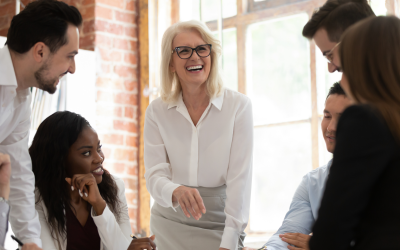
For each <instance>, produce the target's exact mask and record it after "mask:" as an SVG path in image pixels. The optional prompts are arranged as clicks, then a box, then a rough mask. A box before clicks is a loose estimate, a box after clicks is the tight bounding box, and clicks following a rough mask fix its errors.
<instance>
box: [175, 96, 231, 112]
mask: <svg viewBox="0 0 400 250" xmlns="http://www.w3.org/2000/svg"><path fill="white" fill-rule="evenodd" d="M224 92H225V91H221V94H220V95H219V96H217V97H214V98H213V99H212V100H211V104H212V105H214V107H216V108H217V109H218V110H219V111H221V109H222V104H223V103H224ZM182 105H185V103H184V102H183V97H182V92H181V93H180V94H179V97H178V100H176V101H174V102H173V103H170V104H168V109H170V108H173V107H178V108H179V107H180V106H182Z"/></svg>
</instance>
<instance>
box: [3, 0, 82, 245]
mask: <svg viewBox="0 0 400 250" xmlns="http://www.w3.org/2000/svg"><path fill="white" fill-rule="evenodd" d="M81 24H82V17H81V14H80V13H79V11H78V10H77V9H76V8H75V7H72V6H68V5H67V4H65V3H63V2H58V1H55V0H38V1H34V2H32V3H30V4H28V5H27V6H26V8H25V9H24V10H23V11H21V13H19V14H18V15H16V16H14V18H13V19H12V21H11V26H10V29H9V30H8V34H7V42H6V45H5V46H4V48H3V49H0V153H2V154H8V155H9V156H10V160H11V180H10V194H9V203H10V207H11V210H10V223H11V226H12V230H13V231H14V233H15V235H16V237H17V238H19V239H20V240H21V241H22V242H23V243H35V244H36V245H38V246H39V247H41V245H42V243H41V240H40V230H41V229H40V223H39V218H38V215H37V213H36V210H35V200H34V198H35V196H34V188H35V178H34V175H33V173H32V163H31V159H30V156H29V153H28V138H29V128H30V115H31V110H30V103H31V93H30V89H29V88H30V87H37V88H40V89H42V90H45V91H47V92H49V93H51V94H52V93H54V92H55V91H56V88H57V84H58V82H59V79H60V78H61V77H62V76H64V75H65V74H67V73H74V72H75V62H74V56H75V55H76V54H77V53H78V49H79V31H78V27H79V26H80V25H81ZM49 157H51V156H49ZM0 160H1V159H0ZM0 165H2V162H0ZM1 202H8V201H7V200H6V197H0V203H1Z"/></svg>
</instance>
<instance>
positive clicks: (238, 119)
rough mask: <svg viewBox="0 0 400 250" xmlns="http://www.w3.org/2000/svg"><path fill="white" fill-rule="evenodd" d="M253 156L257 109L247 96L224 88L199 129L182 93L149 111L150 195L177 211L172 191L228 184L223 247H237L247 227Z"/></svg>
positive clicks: (146, 136) (147, 158)
mask: <svg viewBox="0 0 400 250" xmlns="http://www.w3.org/2000/svg"><path fill="white" fill-rule="evenodd" d="M252 158H253V115H252V105H251V101H250V99H249V98H248V97H247V96H245V95H243V94H240V93H238V92H235V91H232V90H229V89H225V90H224V91H223V93H222V95H220V96H219V97H216V98H214V99H212V100H211V101H210V104H209V105H208V107H207V108H206V110H205V111H204V113H203V115H202V116H201V118H200V120H199V122H198V123H197V126H195V125H194V124H193V122H192V119H191V118H190V115H189V113H188V111H187V109H186V106H185V104H184V102H183V100H182V94H181V95H180V97H179V99H178V100H177V101H176V102H175V103H173V104H167V103H164V102H163V101H162V100H161V98H157V99H156V100H154V101H153V102H152V103H151V104H150V105H149V107H148V108H147V111H146V119H145V125H144V162H145V167H146V173H145V178H146V186H147V189H148V191H149V192H150V194H151V195H152V197H153V198H154V200H155V201H156V202H157V203H158V204H160V205H161V206H163V207H173V208H174V207H177V206H178V205H179V204H172V193H173V191H174V190H175V189H176V188H177V187H179V186H180V185H185V186H194V187H219V186H222V185H224V184H226V186H227V188H226V195H227V199H226V205H225V214H226V221H225V229H224V233H223V236H222V242H221V247H223V248H227V249H233V248H234V247H235V246H236V244H237V242H238V240H239V235H240V233H241V232H243V231H244V229H245V228H246V226H247V222H248V218H249V207H250V192H251V178H252ZM206 209H207V208H206Z"/></svg>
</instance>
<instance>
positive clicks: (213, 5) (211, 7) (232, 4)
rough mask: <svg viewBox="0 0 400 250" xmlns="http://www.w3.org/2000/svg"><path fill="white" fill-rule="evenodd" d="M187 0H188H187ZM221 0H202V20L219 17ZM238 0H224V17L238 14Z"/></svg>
mask: <svg viewBox="0 0 400 250" xmlns="http://www.w3.org/2000/svg"><path fill="white" fill-rule="evenodd" d="M185 1H186V0H185ZM220 1H221V0H202V1H201V18H202V19H201V20H202V21H204V22H208V21H212V20H217V19H218V18H219V11H220V9H219V4H220V3H219V2H220ZM236 14H237V0H222V18H227V17H232V16H236Z"/></svg>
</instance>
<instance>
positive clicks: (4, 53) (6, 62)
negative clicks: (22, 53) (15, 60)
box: [0, 45, 18, 88]
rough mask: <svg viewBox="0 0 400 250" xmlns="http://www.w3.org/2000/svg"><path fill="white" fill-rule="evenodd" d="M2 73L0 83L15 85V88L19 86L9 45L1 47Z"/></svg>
mask: <svg viewBox="0 0 400 250" xmlns="http://www.w3.org/2000/svg"><path fill="white" fill-rule="evenodd" d="M0 75H1V78H2V79H1V81H0V85H3V86H15V88H17V87H18V84H17V78H16V76H15V71H14V66H13V64H12V61H11V55H10V50H9V49H8V46H7V45H5V46H4V48H2V49H0Z"/></svg>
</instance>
